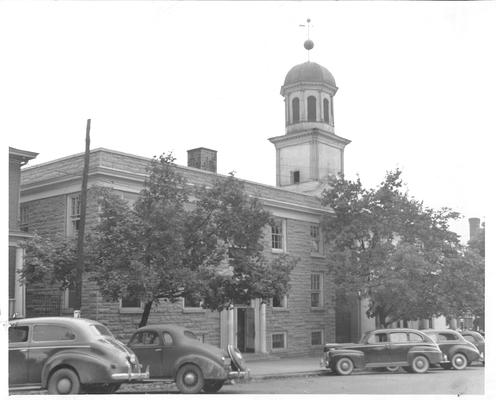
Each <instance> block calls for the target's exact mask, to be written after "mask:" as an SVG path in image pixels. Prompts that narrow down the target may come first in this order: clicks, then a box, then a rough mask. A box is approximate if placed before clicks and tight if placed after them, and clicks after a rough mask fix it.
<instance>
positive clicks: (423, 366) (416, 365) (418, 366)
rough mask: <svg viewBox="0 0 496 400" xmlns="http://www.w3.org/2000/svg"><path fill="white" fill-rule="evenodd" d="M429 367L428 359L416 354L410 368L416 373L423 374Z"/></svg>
mask: <svg viewBox="0 0 496 400" xmlns="http://www.w3.org/2000/svg"><path fill="white" fill-rule="evenodd" d="M428 369H429V360H428V359H427V358H426V357H425V356H416V357H415V358H414V359H413V361H412V370H413V372H416V373H417V374H423V373H424V372H427V370H428Z"/></svg>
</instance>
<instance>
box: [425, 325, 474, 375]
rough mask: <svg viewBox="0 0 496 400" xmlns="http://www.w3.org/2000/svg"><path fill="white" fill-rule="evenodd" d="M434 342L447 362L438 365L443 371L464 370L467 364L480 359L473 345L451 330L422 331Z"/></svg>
mask: <svg viewBox="0 0 496 400" xmlns="http://www.w3.org/2000/svg"><path fill="white" fill-rule="evenodd" d="M423 332H424V333H425V334H426V335H427V336H429V337H430V338H431V339H432V340H434V341H435V342H436V343H437V344H438V345H439V348H440V349H441V351H442V352H443V354H444V355H445V356H446V358H447V360H444V361H443V362H441V363H440V365H441V367H442V368H444V369H451V368H454V369H465V368H466V367H467V365H468V364H469V363H471V362H472V361H476V360H479V359H480V353H479V350H477V347H475V345H474V344H472V343H470V342H468V341H466V340H465V339H464V338H463V336H462V335H461V334H460V333H459V332H457V331H454V330H452V329H426V330H424V331H423Z"/></svg>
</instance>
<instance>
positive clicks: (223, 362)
mask: <svg viewBox="0 0 496 400" xmlns="http://www.w3.org/2000/svg"><path fill="white" fill-rule="evenodd" d="M128 346H129V347H130V348H131V349H132V350H133V351H134V352H135V353H136V354H137V355H138V357H139V359H140V361H141V362H142V363H143V365H144V366H147V367H149V369H150V379H159V380H173V381H174V382H175V383H176V386H177V388H178V389H179V391H180V392H181V393H199V392H200V391H201V390H203V391H204V392H206V393H216V392H218V391H219V390H220V389H221V388H222V386H223V385H224V383H225V382H226V381H227V380H230V379H247V378H248V377H249V370H248V369H247V368H246V363H245V360H244V359H243V357H242V355H241V353H240V352H239V350H238V349H236V348H234V347H233V346H228V349H227V352H225V351H222V350H221V349H220V348H218V347H215V346H213V345H210V344H207V343H202V342H201V341H200V340H199V339H198V338H197V336H196V335H195V334H194V333H193V332H192V331H191V330H189V329H186V328H184V327H181V326H177V325H148V326H144V327H142V328H139V329H138V330H137V331H136V332H135V333H134V334H133V336H132V337H131V340H130V341H129V343H128Z"/></svg>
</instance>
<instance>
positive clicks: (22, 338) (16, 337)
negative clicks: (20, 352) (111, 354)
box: [9, 326, 29, 343]
mask: <svg viewBox="0 0 496 400" xmlns="http://www.w3.org/2000/svg"><path fill="white" fill-rule="evenodd" d="M28 333H29V327H27V326H11V327H9V343H21V342H27V341H28Z"/></svg>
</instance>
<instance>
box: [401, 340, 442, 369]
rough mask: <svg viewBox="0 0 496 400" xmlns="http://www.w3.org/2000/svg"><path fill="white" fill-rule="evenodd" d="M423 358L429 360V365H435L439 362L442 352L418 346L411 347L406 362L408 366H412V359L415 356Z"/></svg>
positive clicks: (430, 347) (434, 348) (433, 348)
mask: <svg viewBox="0 0 496 400" xmlns="http://www.w3.org/2000/svg"><path fill="white" fill-rule="evenodd" d="M419 355H420V356H425V357H427V359H428V360H429V363H430V364H437V363H438V362H440V361H441V357H442V352H441V351H440V350H439V349H437V348H436V347H432V346H423V345H418V346H414V347H412V348H411V349H410V350H408V354H407V361H408V364H409V365H412V362H413V359H414V358H415V357H416V356H419Z"/></svg>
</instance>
